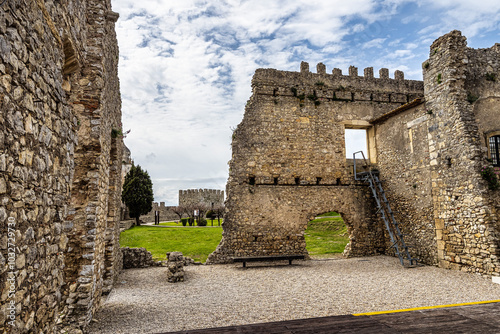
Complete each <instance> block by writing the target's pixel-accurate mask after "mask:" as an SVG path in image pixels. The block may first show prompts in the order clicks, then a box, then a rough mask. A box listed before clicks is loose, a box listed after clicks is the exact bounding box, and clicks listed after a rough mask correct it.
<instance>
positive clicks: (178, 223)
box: [160, 222, 182, 226]
mask: <svg viewBox="0 0 500 334" xmlns="http://www.w3.org/2000/svg"><path fill="white" fill-rule="evenodd" d="M160 225H163V226H182V224H181V222H163V223H160Z"/></svg>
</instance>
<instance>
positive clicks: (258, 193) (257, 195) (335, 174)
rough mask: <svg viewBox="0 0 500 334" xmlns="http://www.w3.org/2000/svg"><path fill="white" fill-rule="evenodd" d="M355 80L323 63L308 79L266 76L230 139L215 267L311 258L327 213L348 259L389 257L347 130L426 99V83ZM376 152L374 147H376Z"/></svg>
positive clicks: (353, 74)
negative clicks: (345, 242)
mask: <svg viewBox="0 0 500 334" xmlns="http://www.w3.org/2000/svg"><path fill="white" fill-rule="evenodd" d="M349 72H350V73H349V75H348V76H344V75H342V74H341V72H340V70H338V69H334V70H333V74H326V71H325V66H324V65H323V64H319V65H318V67H317V73H310V72H309V69H308V65H307V63H302V65H301V72H300V73H296V72H283V71H277V70H272V69H266V70H264V69H259V70H257V72H256V73H255V76H254V78H253V81H252V87H253V95H252V97H251V98H250V100H249V102H248V104H247V107H246V112H245V116H244V119H243V121H242V123H241V124H240V125H239V126H238V128H237V129H236V131H235V132H234V135H233V157H232V160H231V162H230V177H229V181H228V185H227V191H228V198H227V201H226V207H227V208H228V210H227V213H226V216H225V220H224V233H223V240H222V242H221V244H220V245H219V246H218V248H217V250H216V251H215V252H214V253H213V254H212V255H211V256H210V258H209V261H210V262H227V261H229V258H230V257H231V256H245V255H255V254H268V255H273V254H282V253H285V254H304V253H306V252H307V251H306V248H305V246H306V245H305V240H304V230H305V228H306V226H307V223H308V221H309V220H310V219H311V218H312V217H314V216H315V215H317V214H320V213H322V212H326V211H330V210H336V211H338V212H340V213H341V215H342V217H343V219H344V221H345V223H346V225H347V228H348V231H349V233H350V244H349V246H348V249H346V251H347V253H348V254H349V255H353V256H354V255H367V254H380V253H384V252H385V248H386V245H385V240H384V231H383V228H382V225H381V223H380V222H379V220H378V218H377V216H376V213H375V210H373V201H372V199H371V197H370V193H369V190H368V189H367V187H366V186H365V185H363V184H360V183H357V182H355V181H354V179H353V175H352V167H351V166H350V165H349V164H348V162H347V161H346V159H345V147H344V132H345V128H346V127H347V128H370V127H371V124H370V123H369V121H370V120H372V119H374V118H376V117H378V116H381V115H383V114H385V113H387V112H389V111H391V110H393V109H395V108H397V107H399V106H401V105H402V104H405V103H407V102H408V101H412V100H414V99H415V98H419V97H420V98H421V97H422V96H423V84H422V83H421V82H418V81H412V80H404V78H403V73H402V72H399V71H397V72H396V77H395V78H394V79H390V78H389V77H388V70H387V69H382V70H380V78H374V76H373V69H372V68H367V69H365V71H364V73H365V76H364V77H359V76H358V75H357V69H356V68H355V67H351V68H350V71H349ZM372 149H374V148H372Z"/></svg>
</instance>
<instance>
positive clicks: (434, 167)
mask: <svg viewBox="0 0 500 334" xmlns="http://www.w3.org/2000/svg"><path fill="white" fill-rule="evenodd" d="M498 57H499V48H498V45H496V46H494V47H492V48H491V49H486V50H481V49H479V50H473V49H470V48H467V46H466V39H465V37H463V36H462V35H461V33H460V32H459V31H453V32H451V33H449V34H447V35H445V36H442V37H440V38H439V39H437V40H436V41H435V42H434V43H433V44H432V46H431V49H430V58H429V59H428V60H427V61H426V62H424V64H423V68H424V83H425V98H426V106H427V109H430V110H432V112H433V117H431V118H429V155H430V166H431V182H432V197H433V205H434V210H435V226H436V239H437V248H438V250H437V253H438V260H439V264H440V266H442V267H445V268H452V269H460V270H464V271H469V272H477V273H482V274H487V275H499V272H500V268H499V261H498V255H499V251H498V246H499V238H498V237H499V226H498V213H497V212H498V211H497V209H496V208H495V202H496V203H498V196H499V195H498V191H492V190H489V189H488V187H487V184H486V182H485V181H484V180H483V179H482V178H481V175H480V170H481V168H482V167H483V166H485V165H487V164H488V162H487V161H486V158H487V154H486V153H487V148H486V147H485V142H484V137H485V133H484V132H485V131H486V132H487V131H491V130H494V129H499V125H500V120H499V118H498V114H497V115H495V117H491V114H490V111H489V110H487V109H488V108H484V107H485V106H488V104H490V105H491V101H492V100H495V99H497V98H498V95H499V92H500V90H499V89H498V88H499V86H498V83H496V82H495V81H489V80H487V76H486V74H487V73H494V74H495V75H496V76H497V77H498V74H499V61H498ZM471 93H472V94H471ZM471 95H476V96H477V97H481V100H477V101H476V102H474V99H471V98H470V96H471ZM493 110H498V109H493ZM488 115H490V116H488Z"/></svg>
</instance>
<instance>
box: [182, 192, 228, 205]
mask: <svg viewBox="0 0 500 334" xmlns="http://www.w3.org/2000/svg"><path fill="white" fill-rule="evenodd" d="M199 203H204V204H206V205H208V206H209V207H211V206H212V203H213V205H214V206H217V205H221V204H223V203H224V191H223V190H216V189H188V190H179V205H181V206H182V205H195V204H199Z"/></svg>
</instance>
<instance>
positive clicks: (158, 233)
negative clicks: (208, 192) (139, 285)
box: [120, 225, 222, 262]
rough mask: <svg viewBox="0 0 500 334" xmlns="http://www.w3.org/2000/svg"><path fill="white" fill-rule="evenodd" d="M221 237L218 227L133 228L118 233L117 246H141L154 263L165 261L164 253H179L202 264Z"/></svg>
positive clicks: (220, 230)
mask: <svg viewBox="0 0 500 334" xmlns="http://www.w3.org/2000/svg"><path fill="white" fill-rule="evenodd" d="M181 226H182V225H181ZM221 238H222V227H208V228H206V227H196V228H192V227H191V228H160V227H154V226H134V227H132V228H131V229H128V230H126V231H123V232H122V233H121V235H120V246H122V247H144V248H146V249H147V250H148V251H150V252H151V254H152V255H153V259H155V260H165V256H166V253H167V252H182V254H183V255H185V256H189V257H190V258H192V259H194V260H195V261H201V262H205V261H206V260H207V257H208V255H209V254H210V253H212V252H213V251H214V250H215V248H216V247H217V245H218V244H219V242H220V240H221Z"/></svg>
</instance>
